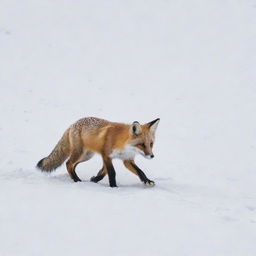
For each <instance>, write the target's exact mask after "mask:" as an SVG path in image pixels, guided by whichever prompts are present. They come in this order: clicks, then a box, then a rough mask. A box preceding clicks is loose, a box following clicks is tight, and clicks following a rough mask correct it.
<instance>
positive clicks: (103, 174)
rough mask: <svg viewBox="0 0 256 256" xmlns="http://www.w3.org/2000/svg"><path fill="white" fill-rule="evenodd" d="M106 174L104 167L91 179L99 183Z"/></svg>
mask: <svg viewBox="0 0 256 256" xmlns="http://www.w3.org/2000/svg"><path fill="white" fill-rule="evenodd" d="M105 175H106V170H105V168H104V167H103V168H102V169H101V170H100V171H99V172H98V174H97V176H93V177H91V181H92V182H95V183H97V182H98V181H100V180H102V179H103V178H104V177H105Z"/></svg>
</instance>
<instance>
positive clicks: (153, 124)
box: [147, 118, 160, 132]
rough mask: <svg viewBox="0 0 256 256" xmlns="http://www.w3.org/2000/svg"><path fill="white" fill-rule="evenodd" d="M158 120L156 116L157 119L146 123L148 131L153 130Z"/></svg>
mask: <svg viewBox="0 0 256 256" xmlns="http://www.w3.org/2000/svg"><path fill="white" fill-rule="evenodd" d="M159 122H160V118H157V119H155V120H153V121H151V122H149V123H147V125H148V127H149V129H150V131H152V132H155V131H156V128H157V126H158V124H159Z"/></svg>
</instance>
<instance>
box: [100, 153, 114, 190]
mask: <svg viewBox="0 0 256 256" xmlns="http://www.w3.org/2000/svg"><path fill="white" fill-rule="evenodd" d="M103 161H104V166H105V168H106V170H107V173H108V179H109V186H110V187H117V185H116V171H115V168H114V166H113V164H112V160H111V159H110V158H109V157H103Z"/></svg>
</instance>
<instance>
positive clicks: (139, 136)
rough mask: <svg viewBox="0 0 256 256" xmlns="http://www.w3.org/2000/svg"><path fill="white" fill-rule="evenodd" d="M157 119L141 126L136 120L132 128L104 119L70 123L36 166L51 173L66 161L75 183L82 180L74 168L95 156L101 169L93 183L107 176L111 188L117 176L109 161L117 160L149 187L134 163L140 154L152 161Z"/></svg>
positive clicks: (150, 181) (143, 174)
mask: <svg viewBox="0 0 256 256" xmlns="http://www.w3.org/2000/svg"><path fill="white" fill-rule="evenodd" d="M159 121H160V119H159V118H158V119H155V120H154V121H152V122H149V123H146V124H143V125H141V124H140V123H139V122H137V121H135V122H133V123H132V124H131V125H128V124H123V123H115V122H110V121H107V120H103V119H99V118H95V117H88V118H83V119H80V120H78V121H77V122H76V123H74V124H72V125H71V126H70V127H69V128H68V129H67V130H66V131H65V133H64V135H63V136H62V138H61V139H60V141H59V142H58V144H57V145H56V146H55V148H54V149H53V151H52V152H51V153H50V155H49V156H47V157H45V158H43V159H41V160H40V161H39V162H38V164H37V167H38V168H39V169H41V170H42V171H45V172H51V171H53V170H54V169H56V168H57V167H59V166H60V165H61V164H62V163H63V162H64V161H65V160H66V159H67V158H68V161H67V162H66V167H67V171H68V173H69V175H70V177H71V178H72V179H73V180H74V181H75V182H77V181H81V180H80V178H79V177H78V176H77V174H76V172H75V168H76V166H77V165H78V164H79V163H81V162H84V161H87V160H89V159H91V158H92V157H93V155H94V153H98V154H100V155H101V156H102V159H103V166H102V168H101V170H100V171H99V172H98V174H97V175H96V176H93V177H92V178H91V181H92V182H98V181H100V180H102V179H103V178H104V177H105V175H106V174H108V178H109V185H110V187H116V178H115V176H116V173H115V169H114V166H113V164H112V159H114V158H119V159H121V160H122V161H123V163H124V165H125V167H126V168H127V169H128V170H130V171H131V172H133V173H134V174H136V175H137V176H138V177H139V178H140V180H141V181H142V182H143V183H144V184H145V185H149V186H153V185H154V184H155V183H154V181H152V180H149V179H148V178H147V176H146V175H145V173H144V172H143V171H142V170H141V169H140V168H139V167H138V166H137V165H136V164H135V162H134V157H135V155H136V154H141V155H143V156H144V157H146V158H148V159H151V158H153V157H154V155H153V152H152V148H153V144H154V140H155V132H156V129H157V126H158V123H159Z"/></svg>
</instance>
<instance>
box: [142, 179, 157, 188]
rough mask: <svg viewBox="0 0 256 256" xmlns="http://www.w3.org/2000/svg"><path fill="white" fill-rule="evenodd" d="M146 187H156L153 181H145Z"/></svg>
mask: <svg viewBox="0 0 256 256" xmlns="http://www.w3.org/2000/svg"><path fill="white" fill-rule="evenodd" d="M144 184H145V186H149V187H153V186H155V182H154V181H153V180H146V181H144Z"/></svg>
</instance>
